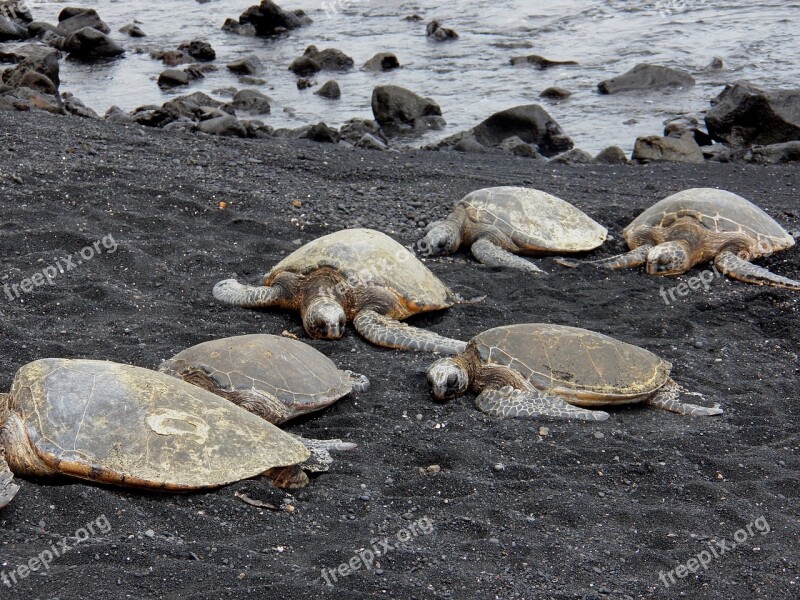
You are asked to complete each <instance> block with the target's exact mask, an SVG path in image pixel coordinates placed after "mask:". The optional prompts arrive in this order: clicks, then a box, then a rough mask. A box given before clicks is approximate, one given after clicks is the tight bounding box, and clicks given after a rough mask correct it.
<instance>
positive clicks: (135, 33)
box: [119, 23, 147, 38]
mask: <svg viewBox="0 0 800 600" xmlns="http://www.w3.org/2000/svg"><path fill="white" fill-rule="evenodd" d="M119 32H120V33H126V34H128V35H129V36H130V37H132V38H143V37H147V34H146V33H145V32H144V31H143V30H142V28H141V27H139V26H138V25H136V24H135V23H129V24H128V25H125V26H124V27H120V28H119Z"/></svg>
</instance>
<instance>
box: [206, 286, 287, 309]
mask: <svg viewBox="0 0 800 600" xmlns="http://www.w3.org/2000/svg"><path fill="white" fill-rule="evenodd" d="M212 293H213V294H214V298H216V299H217V300H219V301H220V302H224V303H225V304H232V305H234V306H241V307H243V308H269V307H270V306H276V305H278V304H279V303H280V302H281V301H282V300H283V291H282V290H281V289H280V288H278V287H274V286H265V285H259V286H254V285H243V284H241V283H239V282H238V281H236V280H235V279H225V280H223V281H220V282H219V283H217V284H216V285H215V286H214V290H213V292H212Z"/></svg>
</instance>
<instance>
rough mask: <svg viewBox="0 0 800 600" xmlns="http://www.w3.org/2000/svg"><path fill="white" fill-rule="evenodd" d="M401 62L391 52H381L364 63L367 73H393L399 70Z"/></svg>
mask: <svg viewBox="0 0 800 600" xmlns="http://www.w3.org/2000/svg"><path fill="white" fill-rule="evenodd" d="M399 68H400V61H399V60H397V56H395V55H394V54H392V53H391V52H379V53H378V54H376V55H375V56H373V57H372V58H370V59H369V60H368V61H367V62H365V63H364V67H363V69H364V70H365V71H391V70H392V69H399Z"/></svg>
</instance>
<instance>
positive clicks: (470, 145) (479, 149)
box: [453, 138, 489, 154]
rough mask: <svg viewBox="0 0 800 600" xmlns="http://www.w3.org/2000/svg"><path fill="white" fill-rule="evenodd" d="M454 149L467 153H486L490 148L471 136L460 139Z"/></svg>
mask: <svg viewBox="0 0 800 600" xmlns="http://www.w3.org/2000/svg"><path fill="white" fill-rule="evenodd" d="M453 150H455V151H456V152H464V153H465V154H486V153H487V152H488V151H489V149H488V148H487V147H486V146H484V145H483V144H481V143H480V142H477V141H475V140H474V139H471V138H464V139H463V140H459V141H458V142H457V143H456V144H455V145H454V146H453Z"/></svg>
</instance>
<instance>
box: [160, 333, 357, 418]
mask: <svg viewBox="0 0 800 600" xmlns="http://www.w3.org/2000/svg"><path fill="white" fill-rule="evenodd" d="M159 371H161V372H163V373H167V374H168V375H174V376H176V377H180V378H182V379H183V380H184V381H187V382H189V383H192V384H195V385H197V386H200V387H202V388H204V389H206V390H208V391H209V392H213V393H215V394H217V395H219V396H222V397H223V398H227V399H228V400H230V401H231V402H234V403H235V404H238V405H239V406H241V407H242V408H244V409H246V410H249V411H250V412H252V413H254V414H257V415H258V416H259V417H262V418H263V419H266V420H267V421H269V422H270V423H273V424H275V425H279V424H281V423H285V422H286V421H288V420H289V419H293V418H294V417H297V416H299V415H303V414H306V413H310V412H313V411H316V410H320V409H322V408H325V407H326V406H328V405H330V404H333V403H334V402H336V401H337V400H338V399H339V398H341V397H343V396H346V395H347V394H349V393H350V392H352V391H354V392H365V391H366V390H367V389H368V388H369V380H368V379H367V378H366V377H364V376H363V375H358V374H355V373H353V372H351V371H340V370H339V369H338V368H337V367H336V365H335V364H334V363H333V361H332V360H331V359H329V358H328V357H327V356H325V355H324V354H322V353H321V352H319V351H317V350H315V349H314V348H312V347H311V346H309V345H308V344H304V343H303V342H300V341H297V340H293V339H289V338H286V337H281V336H277V335H268V334H254V335H241V336H236V337H229V338H224V339H219V340H212V341H209V342H204V343H202V344H198V345H197V346H192V347H191V348H188V349H186V350H184V351H182V352H179V353H178V354H176V355H175V356H173V357H172V358H171V359H169V360H167V361H165V362H164V363H163V364H162V365H161V366H160V367H159Z"/></svg>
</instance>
